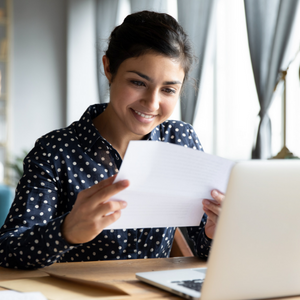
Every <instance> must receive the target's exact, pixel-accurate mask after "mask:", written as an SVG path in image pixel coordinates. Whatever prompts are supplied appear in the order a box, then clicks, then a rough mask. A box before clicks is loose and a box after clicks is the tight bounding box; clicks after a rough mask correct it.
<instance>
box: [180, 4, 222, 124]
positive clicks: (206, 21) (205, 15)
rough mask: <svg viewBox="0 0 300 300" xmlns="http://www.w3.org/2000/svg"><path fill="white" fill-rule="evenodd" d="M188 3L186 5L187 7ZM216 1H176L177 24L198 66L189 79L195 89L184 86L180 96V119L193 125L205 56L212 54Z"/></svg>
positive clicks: (190, 86)
mask: <svg viewBox="0 0 300 300" xmlns="http://www.w3.org/2000/svg"><path fill="white" fill-rule="evenodd" d="M187 3H188V5H187ZM216 3H217V0H190V1H186V0H178V1H177V5H178V22H179V23H180V24H181V26H182V27H183V28H184V30H185V32H186V33H187V34H188V35H189V37H190V39H191V41H192V44H193V47H194V52H195V55H196V56H197V58H198V64H197V65H196V66H194V68H192V70H191V72H190V78H192V79H194V80H195V83H196V88H195V87H194V86H192V85H188V84H186V86H185V90H184V92H183V94H182V95H181V119H182V120H183V121H184V122H187V123H190V124H193V122H194V118H195V115H196V112H197V107H198V104H199V103H198V98H199V97H198V95H199V91H200V87H201V85H200V83H201V75H202V74H203V72H204V66H205V61H206V60H207V57H206V55H207V54H208V55H211V54H212V53H213V52H214V46H213V41H214V39H213V37H214V34H213V32H212V31H211V30H212V28H213V26H214V24H215V21H216V20H215V10H216Z"/></svg>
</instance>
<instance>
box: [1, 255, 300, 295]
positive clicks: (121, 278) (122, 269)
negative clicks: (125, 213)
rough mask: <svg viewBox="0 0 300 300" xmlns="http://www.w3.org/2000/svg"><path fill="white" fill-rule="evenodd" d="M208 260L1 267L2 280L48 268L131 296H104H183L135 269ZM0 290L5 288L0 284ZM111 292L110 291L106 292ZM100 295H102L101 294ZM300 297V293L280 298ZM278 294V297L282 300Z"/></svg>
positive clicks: (174, 266)
mask: <svg viewBox="0 0 300 300" xmlns="http://www.w3.org/2000/svg"><path fill="white" fill-rule="evenodd" d="M205 265H206V263H205V262H203V261H201V260H199V259H198V258H195V257H175V258H158V259H139V260H119V261H116V260H115V261H101V262H82V263H60V264H54V265H52V266H49V267H46V268H44V269H40V270H34V271H24V270H14V269H6V268H1V267H0V281H4V280H12V279H20V278H22V279H23V278H32V277H42V276H45V272H51V273H55V274H57V275H62V276H70V277H76V278H80V279H86V280H91V281H101V282H107V283H108V282H109V283H111V284H114V285H116V286H118V287H120V288H121V289H122V290H124V291H125V292H126V293H128V294H129V296H115V297H114V295H111V296H110V297H109V298H106V297H103V299H105V298H106V299H111V300H112V299H174V300H175V299H179V298H178V297H176V296H174V295H172V294H170V293H168V292H164V291H162V290H160V289H157V288H155V287H152V286H150V285H147V284H145V283H142V282H140V281H138V280H137V279H136V278H135V273H137V272H144V271H153V270H170V269H178V268H194V267H204V266H205ZM0 290H3V289H2V288H1V287H0ZM106 294H107V293H106ZM99 296H100V295H99ZM280 299H289V300H300V296H298V297H289V298H280ZM280 299H279V298H277V299H276V300H280Z"/></svg>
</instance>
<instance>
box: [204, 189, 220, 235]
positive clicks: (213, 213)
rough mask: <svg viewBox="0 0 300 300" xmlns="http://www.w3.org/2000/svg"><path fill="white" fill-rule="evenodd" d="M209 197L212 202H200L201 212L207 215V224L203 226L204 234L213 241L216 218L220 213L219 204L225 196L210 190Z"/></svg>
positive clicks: (205, 200)
mask: <svg viewBox="0 0 300 300" xmlns="http://www.w3.org/2000/svg"><path fill="white" fill-rule="evenodd" d="M211 196H212V197H213V199H214V200H207V199H204V200H203V201H202V204H203V210H204V212H205V213H206V215H207V222H206V225H205V234H206V236H207V237H209V238H210V239H213V237H214V234H215V230H216V225H217V222H218V217H219V215H220V212H221V204H222V202H223V200H224V198H225V195H224V194H222V193H221V192H219V191H217V190H212V192H211Z"/></svg>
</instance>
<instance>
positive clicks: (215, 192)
mask: <svg viewBox="0 0 300 300" xmlns="http://www.w3.org/2000/svg"><path fill="white" fill-rule="evenodd" d="M211 196H212V197H213V199H214V200H215V201H216V202H217V203H218V204H222V202H223V200H224V198H225V195H224V194H223V193H221V192H220V191H218V190H212V191H211Z"/></svg>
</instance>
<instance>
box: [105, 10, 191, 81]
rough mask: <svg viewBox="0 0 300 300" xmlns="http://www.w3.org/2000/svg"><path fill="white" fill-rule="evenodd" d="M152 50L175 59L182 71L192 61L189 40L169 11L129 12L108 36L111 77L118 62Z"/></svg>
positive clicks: (187, 67) (187, 70) (186, 68)
mask: <svg viewBox="0 0 300 300" xmlns="http://www.w3.org/2000/svg"><path fill="white" fill-rule="evenodd" d="M149 52H154V53H158V54H162V55H164V56H166V57H170V58H174V59H176V60H178V61H179V62H180V63H181V65H182V67H183V69H184V72H185V77H184V80H186V79H187V76H188V72H189V70H190V67H191V65H192V63H193V60H194V56H193V53H192V47H191V43H190V41H189V39H188V36H187V34H186V33H185V32H184V30H183V28H182V27H181V26H180V25H179V24H178V22H177V21H176V20H175V19H174V18H173V17H171V16H170V15H168V14H165V13H157V12H152V11H141V12H136V13H133V14H131V15H128V16H127V17H126V18H125V20H124V22H123V23H122V24H121V25H119V26H117V27H115V29H114V30H113V31H112V33H111V35H110V38H109V45H108V49H107V51H106V53H105V54H106V56H107V58H108V59H109V68H110V73H111V74H112V76H113V77H114V76H115V75H116V73H117V71H118V68H119V66H120V65H121V63H122V62H123V61H124V60H126V59H128V58H131V57H138V56H140V55H143V54H146V53H149Z"/></svg>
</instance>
